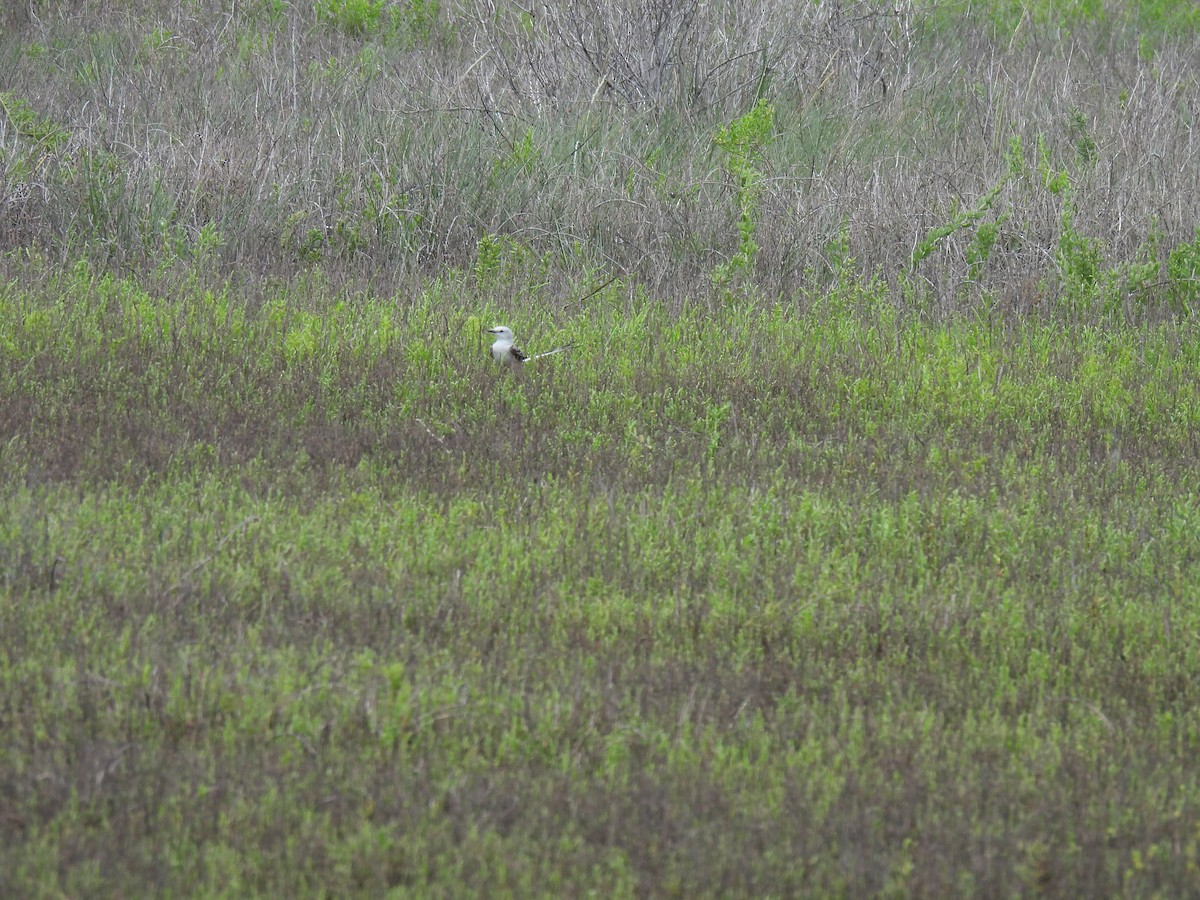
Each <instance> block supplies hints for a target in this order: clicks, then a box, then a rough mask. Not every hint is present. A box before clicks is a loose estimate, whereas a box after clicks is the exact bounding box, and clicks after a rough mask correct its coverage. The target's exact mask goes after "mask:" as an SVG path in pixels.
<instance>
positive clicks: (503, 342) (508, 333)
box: [488, 325, 571, 366]
mask: <svg viewBox="0 0 1200 900" xmlns="http://www.w3.org/2000/svg"><path fill="white" fill-rule="evenodd" d="M488 333H489V334H494V335H495V336H496V343H494V344H492V359H494V360H495V361H496V362H498V363H500V364H501V365H505V366H519V365H520V364H521V363H526V362H533V361H534V360H535V359H541V358H542V357H543V356H553V355H554V354H555V353H562V352H563V351H564V350H570V349H571V345H570V344H568V345H567V346H565V347H559V348H558V349H557V350H548V351H547V352H545V353H538V354H536V355H534V356H530V355H529V354H527V353H526V352H525V351H524V350H522V349H521V348H520V347H518V346H517V345H516V344H514V343H513V333H512V329H511V328H509V327H508V326H507V325H497V326H496V327H495V328H489V329H488Z"/></svg>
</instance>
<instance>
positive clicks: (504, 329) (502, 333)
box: [488, 325, 513, 341]
mask: <svg viewBox="0 0 1200 900" xmlns="http://www.w3.org/2000/svg"><path fill="white" fill-rule="evenodd" d="M488 333H489V334H494V335H495V336H496V339H497V340H501V341H511V340H512V339H513V333H512V329H511V328H509V327H508V326H507V325H497V326H496V327H495V328H489V329H488Z"/></svg>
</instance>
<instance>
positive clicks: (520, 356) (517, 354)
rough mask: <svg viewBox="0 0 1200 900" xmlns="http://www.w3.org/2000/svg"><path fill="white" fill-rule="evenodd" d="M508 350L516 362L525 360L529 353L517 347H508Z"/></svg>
mask: <svg viewBox="0 0 1200 900" xmlns="http://www.w3.org/2000/svg"><path fill="white" fill-rule="evenodd" d="M508 352H509V353H511V354H512V355H513V358H514V359H516V360H517V361H518V362H525V360H527V359H529V354H527V353H526V352H525V351H524V350H522V349H521V348H519V347H509V348H508Z"/></svg>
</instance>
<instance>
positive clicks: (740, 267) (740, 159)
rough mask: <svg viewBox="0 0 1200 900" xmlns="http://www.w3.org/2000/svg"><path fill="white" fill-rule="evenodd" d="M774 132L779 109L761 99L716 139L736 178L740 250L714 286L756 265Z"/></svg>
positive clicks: (721, 269)
mask: <svg viewBox="0 0 1200 900" xmlns="http://www.w3.org/2000/svg"><path fill="white" fill-rule="evenodd" d="M774 131H775V107H774V106H772V105H771V104H770V103H769V102H767V101H766V100H759V101H758V102H757V103H755V104H754V108H753V109H751V110H750V112H748V113H746V114H745V115H744V116H741V117H740V118H737V119H734V120H733V121H732V122H730V123H729V124H727V125H723V126H721V128H720V129H719V130H718V131H717V135H716V137H715V138H713V143H715V144H716V146H717V147H719V148H720V149H721V150H722V151H724V153H725V160H726V165H727V166H728V170H729V174H730V176H731V177H732V178H733V183H734V198H735V204H736V207H737V233H738V245H737V250H736V251H735V252H734V254H733V256H732V258H730V259H729V260H728V261H727V262H724V263H721V264H719V265H718V266H716V267H715V268H714V269H713V274H712V279H713V283H714V284H715V285H717V286H718V287H724V286H726V285H728V284H729V283H730V282H731V281H732V280H733V279H734V278H735V277H737V276H739V275H744V274H745V273H747V272H748V271H749V270H750V269H751V267H752V266H753V265H754V255H755V253H757V252H758V244H757V243H756V242H755V240H754V233H755V231H756V230H757V228H758V194H759V192H760V190H761V189H762V177H763V174H762V164H763V152H764V151H765V149H766V147H767V146H768V145H769V144H770V142H771V140H772V138H773V137H774Z"/></svg>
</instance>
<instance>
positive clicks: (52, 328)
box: [0, 241, 1200, 896]
mask: <svg viewBox="0 0 1200 900" xmlns="http://www.w3.org/2000/svg"><path fill="white" fill-rule="evenodd" d="M499 246H502V245H499V244H496V243H495V242H493V241H488V242H485V243H483V244H481V247H480V260H481V262H480V265H481V270H480V273H477V274H476V275H472V276H470V277H467V276H459V277H453V278H448V279H446V280H443V281H439V282H434V283H430V284H429V285H428V286H427V288H426V290H425V291H424V292H423V293H422V294H421V295H419V296H414V297H410V298H406V299H404V300H402V301H401V300H398V298H392V297H377V296H373V295H370V294H354V295H346V294H343V293H341V292H339V291H338V290H337V289H336V288H334V287H333V286H331V285H329V284H328V283H327V282H325V281H323V280H322V278H321V276H320V275H319V274H315V273H314V274H313V275H311V276H309V277H308V278H305V279H296V280H293V281H289V282H280V283H278V284H277V285H275V286H274V287H273V288H272V289H271V290H269V291H268V292H266V293H265V295H262V296H259V297H258V299H257V301H256V302H253V303H251V302H247V298H246V297H245V296H241V295H239V293H238V289H237V288H236V287H235V286H234V285H232V284H224V285H215V286H208V287H204V286H202V285H205V284H208V282H205V281H202V280H200V279H192V280H191V282H190V283H191V285H192V286H190V287H189V286H188V283H187V282H181V283H180V284H179V285H178V286H177V287H176V288H175V289H172V290H169V291H162V292H160V291H157V290H154V289H150V288H147V287H146V286H145V285H143V284H142V283H141V282H139V280H138V279H136V278H131V277H119V276H115V275H113V274H111V273H108V272H104V271H100V270H97V269H96V268H94V267H93V266H92V265H90V264H88V263H86V262H80V263H78V264H76V265H74V266H73V267H71V268H69V269H65V270H61V271H57V270H56V269H55V268H54V267H52V266H50V265H49V264H48V263H46V262H45V261H42V260H39V259H37V258H35V257H29V258H27V259H25V260H24V261H23V262H22V263H21V265H22V267H23V268H22V270H21V277H20V278H19V279H12V280H9V281H7V282H6V283H4V284H3V285H2V286H0V354H2V355H3V358H4V360H5V365H4V367H3V369H2V370H0V423H4V424H3V429H4V430H3V432H2V433H0V465H3V467H4V471H5V472H6V473H8V477H7V478H6V479H5V480H4V483H3V488H2V491H3V496H2V502H0V587H2V590H0V629H2V631H3V633H4V635H5V641H4V645H3V650H2V651H0V684H3V686H4V692H3V695H4V697H5V698H6V700H5V707H4V709H5V710H6V712H5V735H6V740H5V744H4V750H3V755H2V757H0V773H2V774H3V779H4V780H3V783H4V784H5V785H6V788H5V790H6V800H5V817H4V818H3V819H2V820H0V829H3V834H4V837H5V840H4V842H3V844H2V845H0V872H3V875H2V876H0V878H2V880H3V886H4V888H5V890H6V893H15V894H30V893H37V892H38V891H40V890H47V889H54V890H59V891H62V892H65V893H87V894H93V895H94V894H97V893H101V894H131V893H140V892H144V890H145V889H146V888H147V886H148V885H152V886H153V887H154V889H155V890H157V891H162V892H165V893H172V894H175V893H195V892H201V893H208V892H217V891H221V890H233V891H243V890H246V891H259V890H261V891H269V892H271V893H277V892H281V893H287V894H291V895H297V894H310V893H319V892H333V893H337V894H352V893H375V894H377V893H381V892H386V891H388V890H393V891H395V890H401V891H403V890H407V891H410V892H415V893H420V894H426V893H429V892H437V891H446V892H450V893H458V892H462V891H469V892H484V893H490V894H494V893H497V892H500V893H504V892H511V893H516V894H523V895H525V894H538V893H543V892H545V891H554V892H567V893H570V892H573V891H576V890H594V891H596V892H599V893H603V894H605V895H628V894H633V893H673V892H678V893H682V894H686V895H688V896H710V895H716V894H726V893H729V892H732V893H739V894H741V893H753V892H755V891H757V890H761V889H763V888H764V886H765V887H766V888H768V889H769V891H771V892H775V893H780V894H787V893H797V892H800V893H803V892H809V891H816V892H819V893H822V894H828V893H838V892H847V893H853V894H864V893H871V892H873V891H878V890H882V889H883V886H885V885H892V886H893V889H894V890H896V891H898V892H902V893H904V892H907V893H935V892H938V891H940V890H959V891H965V892H967V893H978V892H981V891H987V890H991V889H993V888H995V887H996V886H997V885H1000V886H1003V887H1005V888H1006V889H1010V890H1012V891H1015V892H1022V891H1025V892H1031V891H1033V890H1035V889H1036V888H1037V886H1038V885H1040V884H1043V883H1045V881H1046V879H1054V880H1056V881H1061V882H1062V883H1067V884H1071V885H1074V886H1083V888H1084V889H1085V890H1090V891H1092V892H1094V893H1096V894H1104V893H1108V892H1109V891H1108V890H1107V888H1108V887H1112V886H1116V885H1122V886H1125V889H1129V888H1128V886H1129V885H1133V886H1134V887H1133V888H1132V890H1133V892H1134V893H1141V892H1142V891H1141V889H1140V887H1138V886H1142V885H1144V886H1146V888H1147V890H1149V889H1150V887H1151V886H1162V885H1168V886H1179V887H1180V888H1181V889H1182V888H1183V887H1184V886H1186V885H1187V884H1189V883H1190V878H1191V875H1190V874H1189V871H1190V870H1189V868H1188V865H1189V864H1188V860H1190V859H1191V858H1192V856H1193V855H1194V854H1195V853H1196V852H1198V851H1200V843H1198V840H1200V820H1197V817H1196V814H1195V810H1196V809H1200V789H1198V788H1197V785H1196V782H1195V780H1194V779H1192V778H1191V777H1189V774H1188V773H1189V771H1190V761H1191V759H1192V758H1194V756H1195V754H1196V752H1197V751H1198V750H1200V717H1198V716H1197V713H1196V710H1197V709H1200V698H1198V697H1197V694H1196V688H1195V679H1194V678H1193V673H1194V671H1195V670H1196V667H1197V665H1200V648H1198V647H1197V645H1196V642H1195V640H1194V638H1193V636H1194V635H1195V634H1196V632H1197V629H1198V628H1200V620H1198V619H1197V614H1196V612H1195V610H1197V609H1200V605H1198V604H1197V602H1196V601H1197V599H1198V597H1197V588H1196V585H1198V584H1200V568H1198V567H1200V554H1197V553H1196V549H1197V544H1196V541H1197V538H1196V535H1197V533H1200V532H1198V528H1200V504H1197V502H1196V501H1195V498H1196V497H1197V496H1200V481H1198V479H1197V476H1196V474H1195V473H1196V472H1197V471H1200V466H1197V464H1196V463H1197V462H1200V461H1198V460H1196V459H1195V454H1196V444H1195V441H1194V434H1195V431H1196V428H1197V427H1198V426H1200V391H1198V390H1197V387H1196V384H1195V379H1194V377H1193V373H1194V371H1195V369H1196V366H1197V365H1198V364H1200V350H1198V348H1200V341H1197V340H1196V336H1195V335H1194V334H1192V333H1191V331H1190V330H1189V329H1187V328H1179V327H1176V326H1168V325H1154V324H1143V325H1129V326H1117V327H1113V328H1106V329H1097V328H1094V327H1090V326H1086V325H1081V324H1076V323H1073V322H1072V321H1070V320H1054V319H1050V320H1047V321H1042V322H1039V321H1026V322H1020V323H1017V322H1013V321H1005V320H990V319H987V318H978V319H969V318H962V319H958V320H954V321H948V322H944V323H940V324H938V323H929V322H925V321H922V320H921V319H920V318H918V317H915V316H908V315H904V314H902V313H900V312H897V311H896V309H895V308H894V307H893V306H892V305H891V304H890V303H889V302H887V297H886V294H885V291H884V289H883V288H882V287H880V286H878V285H870V284H858V285H856V286H853V287H851V286H850V284H849V282H847V283H846V286H845V287H842V288H839V289H838V291H837V292H836V293H834V294H832V295H829V296H823V297H813V298H797V300H796V301H795V302H788V303H780V304H778V305H763V304H752V303H746V302H742V303H740V304H730V305H728V306H726V307H724V308H722V309H720V310H716V311H713V310H709V309H702V308H701V307H698V306H690V307H687V308H684V309H681V310H678V311H670V310H668V309H667V308H666V307H665V306H664V305H663V304H660V303H657V302H655V301H654V300H653V298H649V297H645V296H642V295H639V294H637V293H636V292H635V293H633V294H630V293H629V292H628V291H626V290H625V289H623V288H621V287H620V286H618V285H613V286H611V287H610V288H608V289H604V290H601V291H600V292H598V293H595V294H593V295H590V297H589V298H588V300H587V301H586V303H585V304H584V308H580V309H578V310H576V311H575V312H573V313H571V314H569V315H564V314H562V313H561V312H559V313H555V312H554V311H553V310H552V309H551V308H550V307H548V306H546V307H541V306H537V305H530V306H526V307H524V309H525V311H524V313H523V314H522V320H521V321H510V324H513V325H514V327H516V328H517V330H518V333H519V334H520V335H521V336H523V337H525V336H527V337H528V338H529V342H528V343H529V344H530V345H531V346H530V349H538V348H537V347H536V346H532V345H533V344H539V345H545V346H550V345H558V344H559V343H561V342H566V341H573V342H574V348H575V349H574V350H573V351H572V352H571V353H570V354H567V355H561V356H558V357H553V358H551V359H548V360H544V361H539V362H538V363H536V364H532V365H530V366H529V367H528V368H527V370H526V371H525V372H524V373H523V375H522V376H521V377H513V376H512V375H511V374H510V373H506V372H503V371H500V370H498V369H497V368H495V367H494V366H493V365H492V364H491V363H490V361H489V360H488V358H487V354H486V336H485V335H483V334H482V332H481V329H482V327H483V325H485V324H490V317H491V315H492V314H493V312H494V310H491V309H489V308H488V305H487V304H488V302H489V301H488V300H487V298H486V297H484V296H479V295H477V294H476V293H474V292H475V291H476V290H477V289H478V287H477V286H476V285H475V284H474V283H473V282H474V280H475V279H476V277H477V276H478V275H486V274H487V273H491V272H494V271H495V267H496V266H497V265H499V260H500V259H502V258H503V253H502V252H501V253H500V255H497V252H495V251H494V250H492V249H487V248H492V247H499ZM486 260H490V262H485V261H486ZM10 263H12V261H10ZM585 293H586V292H585V291H584V290H583V289H582V286H581V289H580V291H579V295H580V296H583V295H585ZM531 317H532V318H531ZM414 336H416V338H417V339H414ZM1118 794H1119V796H1120V797H1121V798H1122V801H1121V802H1120V803H1114V802H1111V798H1112V797H1113V796H1116V795H1118ZM763 834H769V835H770V837H769V838H764V839H762V840H759V839H756V838H755V837H754V835H763ZM848 834H853V835H855V837H854V838H853V839H850V838H847V835H848ZM67 846H69V847H70V848H71V853H70V856H69V857H67V856H64V852H65V849H64V848H66V847H67ZM1098 847H1099V848H1102V849H1101V850H1097V849H1096V848H1098ZM781 848H786V852H784V851H783V850H782V849H781ZM985 848H987V852H984V849H985ZM848 853H849V854H851V858H850V861H847V860H848V857H847V856H846V854H848ZM862 853H865V854H866V855H857V856H856V855H854V854H862Z"/></svg>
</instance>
